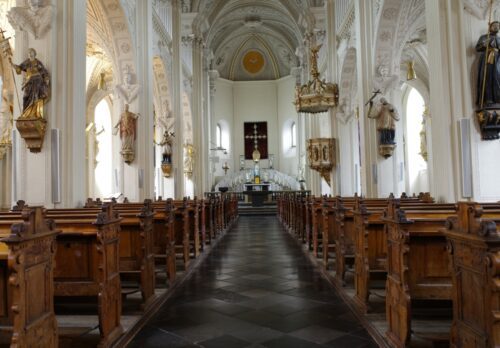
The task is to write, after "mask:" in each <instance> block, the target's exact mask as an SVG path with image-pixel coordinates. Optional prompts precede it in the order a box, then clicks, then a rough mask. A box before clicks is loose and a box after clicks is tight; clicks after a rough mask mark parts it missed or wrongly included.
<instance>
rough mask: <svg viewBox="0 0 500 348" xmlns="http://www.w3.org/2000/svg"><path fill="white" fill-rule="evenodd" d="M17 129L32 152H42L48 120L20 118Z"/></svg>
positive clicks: (17, 121)
mask: <svg viewBox="0 0 500 348" xmlns="http://www.w3.org/2000/svg"><path fill="white" fill-rule="evenodd" d="M16 128H17V130H18V131H19V134H21V138H23V139H24V141H25V142H26V146H27V147H28V149H29V150H30V152H33V153H37V152H40V151H42V145H43V139H44V137H45V131H46V130H47V120H45V119H44V118H40V117H37V118H18V119H17V120H16Z"/></svg>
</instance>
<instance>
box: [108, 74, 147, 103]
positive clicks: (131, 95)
mask: <svg viewBox="0 0 500 348" xmlns="http://www.w3.org/2000/svg"><path fill="white" fill-rule="evenodd" d="M133 78H134V75H133V73H132V69H131V68H130V66H128V65H127V67H126V68H125V70H124V72H123V83H122V84H121V85H117V86H116V88H115V91H116V94H117V95H118V97H120V98H121V99H123V101H124V102H125V104H132V102H133V101H134V100H135V99H136V98H137V96H138V95H139V93H141V91H142V86H141V85H139V84H137V83H133Z"/></svg>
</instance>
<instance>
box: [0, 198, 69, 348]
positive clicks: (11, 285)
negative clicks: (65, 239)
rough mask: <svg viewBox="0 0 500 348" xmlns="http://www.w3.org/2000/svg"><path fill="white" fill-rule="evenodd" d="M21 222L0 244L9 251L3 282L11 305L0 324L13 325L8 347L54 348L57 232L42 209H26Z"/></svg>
mask: <svg viewBox="0 0 500 348" xmlns="http://www.w3.org/2000/svg"><path fill="white" fill-rule="evenodd" d="M22 219H23V220H24V222H22V223H18V224H14V225H13V226H12V228H11V234H10V235H9V236H8V237H6V238H3V239H1V240H0V241H1V242H2V243H5V244H6V245H7V246H8V247H9V252H8V260H7V263H8V264H7V265H5V264H4V265H3V266H7V269H6V272H2V273H4V278H3V279H2V281H3V282H7V286H8V289H9V290H8V296H10V301H8V302H7V303H10V304H11V307H10V308H4V310H3V311H2V315H1V320H2V322H4V323H5V322H8V323H9V324H10V325H12V339H11V347H34V346H37V347H57V346H58V333H57V321H56V318H55V314H54V285H53V277H54V272H53V269H54V264H55V251H56V243H55V238H56V235H57V234H59V233H60V231H58V230H57V229H56V227H55V224H54V221H52V220H46V219H45V215H44V208H43V207H33V208H25V209H24V210H23V211H22ZM4 261H5V260H1V262H2V263H3V262H4ZM34 293H36V294H37V295H36V296H33V294H34Z"/></svg>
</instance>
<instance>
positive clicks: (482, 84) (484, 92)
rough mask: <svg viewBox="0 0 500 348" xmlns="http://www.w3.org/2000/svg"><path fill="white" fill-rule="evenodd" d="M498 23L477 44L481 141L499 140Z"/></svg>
mask: <svg viewBox="0 0 500 348" xmlns="http://www.w3.org/2000/svg"><path fill="white" fill-rule="evenodd" d="M499 30H500V23H499V22H498V21H495V22H492V23H491V24H490V25H489V33H488V34H485V35H482V36H481V37H480V38H479V40H478V42H477V44H476V51H477V52H478V53H479V68H478V75H477V96H476V105H477V110H476V116H477V120H478V123H479V127H480V130H481V135H482V138H483V140H494V139H498V138H500V135H499V133H500V59H499V58H500V57H499V51H498V50H499V49H500V37H498V31H499Z"/></svg>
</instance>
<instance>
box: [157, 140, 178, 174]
mask: <svg viewBox="0 0 500 348" xmlns="http://www.w3.org/2000/svg"><path fill="white" fill-rule="evenodd" d="M174 137H175V133H174V132H169V131H165V132H164V133H163V139H162V140H161V141H160V142H159V143H156V145H159V146H163V152H162V157H163V158H162V161H161V170H162V171H163V176H164V177H166V178H169V177H170V176H171V175H172V147H173V145H174Z"/></svg>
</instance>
